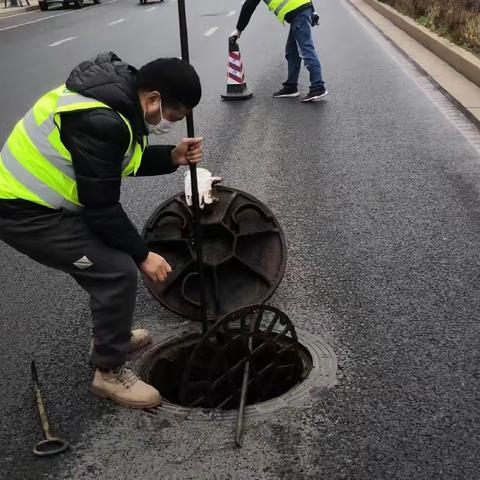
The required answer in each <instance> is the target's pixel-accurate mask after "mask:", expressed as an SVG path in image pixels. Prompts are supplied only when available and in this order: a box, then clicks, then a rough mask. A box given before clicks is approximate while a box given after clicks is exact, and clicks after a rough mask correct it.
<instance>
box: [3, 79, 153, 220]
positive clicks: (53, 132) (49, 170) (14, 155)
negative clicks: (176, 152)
mask: <svg viewBox="0 0 480 480" xmlns="http://www.w3.org/2000/svg"><path fill="white" fill-rule="evenodd" d="M92 108H110V107H108V106H107V105H106V104H104V103H102V102H99V101H97V100H94V99H90V98H88V97H84V96H82V95H79V94H77V93H72V92H70V91H68V90H67V89H66V88H65V86H61V87H59V88H57V89H55V90H52V91H51V92H48V93H47V94H45V95H44V96H43V97H42V98H41V99H40V100H39V101H38V102H37V103H36V104H35V105H34V106H33V108H32V109H31V110H30V111H29V112H27V114H26V115H25V116H24V118H23V119H22V120H20V121H19V122H18V123H17V125H16V126H15V128H14V129H13V131H12V133H11V134H10V136H9V138H8V140H7V143H6V144H5V145H4V147H3V149H2V150H1V152H0V158H1V160H2V161H1V162H0V198H9V199H10V198H21V199H25V200H29V201H33V202H36V203H40V204H42V205H46V206H48V207H52V208H65V209H68V210H78V209H79V208H81V205H80V202H79V200H78V193H77V184H76V179H75V171H74V169H73V165H72V159H71V155H70V152H69V151H68V150H67V149H66V148H65V146H64V145H63V143H62V141H61V137H60V128H61V117H60V113H63V112H71V111H78V110H87V109H92ZM117 113H118V112H117ZM119 115H120V117H121V118H122V119H123V121H124V122H125V124H126V126H127V128H128V131H129V134H130V142H129V146H128V149H127V151H126V152H125V155H124V158H123V161H122V175H129V174H131V173H136V171H137V170H138V168H139V166H140V163H141V158H142V154H143V145H145V144H146V137H144V141H143V145H140V144H138V143H137V142H136V141H135V139H134V136H133V131H132V128H131V125H130V123H129V122H128V120H127V119H126V118H125V117H124V116H123V115H121V114H120V113H119Z"/></svg>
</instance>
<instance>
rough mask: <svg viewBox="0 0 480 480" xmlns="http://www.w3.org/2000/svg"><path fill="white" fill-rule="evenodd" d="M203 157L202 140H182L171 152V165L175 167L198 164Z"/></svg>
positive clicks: (199, 138)
mask: <svg viewBox="0 0 480 480" xmlns="http://www.w3.org/2000/svg"><path fill="white" fill-rule="evenodd" d="M202 156H203V138H202V137H197V138H184V139H183V140H182V141H181V142H180V143H179V144H178V145H177V146H176V147H175V148H174V149H173V150H172V163H173V164H174V165H175V166H177V167H178V166H179V165H190V164H191V163H198V162H200V161H201V160H202Z"/></svg>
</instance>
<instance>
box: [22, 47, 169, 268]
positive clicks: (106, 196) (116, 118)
mask: <svg viewBox="0 0 480 480" xmlns="http://www.w3.org/2000/svg"><path fill="white" fill-rule="evenodd" d="M66 85H67V87H68V88H69V89H70V90H72V91H75V92H77V93H80V94H82V95H84V96H87V97H91V98H94V99H96V100H99V101H101V102H103V103H105V104H107V105H108V106H110V107H111V108H112V109H113V110H110V109H105V108H99V109H93V110H87V111H81V112H71V113H63V114H62V119H61V132H60V133H61V139H62V142H63V144H64V145H65V147H66V148H67V149H68V150H69V152H70V153H71V156H72V162H73V167H74V169H75V176H76V180H77V188H78V197H79V200H80V202H81V203H82V204H83V205H84V207H85V208H84V209H83V210H82V212H83V215H84V218H85V221H86V223H87V225H88V226H89V227H90V228H91V229H92V231H94V232H95V233H96V234H97V235H98V236H99V237H100V238H101V239H102V240H103V241H104V242H105V243H106V244H108V245H110V246H111V247H113V248H116V249H119V250H123V251H125V252H127V253H129V254H130V255H131V256H132V258H133V259H134V260H135V262H136V263H137V264H139V263H141V262H142V261H143V260H144V259H145V258H146V256H147V254H148V249H147V247H146V245H145V242H144V241H143V239H142V237H141V236H140V235H139V234H138V232H137V230H136V228H135V227H134V226H133V224H132V223H131V222H130V220H129V218H128V216H127V214H126V213H125V211H124V210H123V208H122V205H121V204H120V184H121V178H122V176H121V173H122V161H123V158H124V154H125V152H126V150H127V149H128V147H129V140H130V134H129V131H128V128H127V126H126V125H125V122H124V121H123V120H122V118H121V117H120V115H118V113H116V112H119V113H121V114H122V115H124V116H125V117H126V118H127V119H128V120H129V121H130V124H131V125H132V127H133V130H134V135H135V137H136V139H137V141H139V142H140V143H141V142H142V141H143V135H146V134H147V130H146V127H145V123H144V119H143V112H142V109H141V107H140V103H139V100H138V97H137V89H136V69H135V68H134V67H132V66H130V65H127V64H126V63H124V62H122V61H121V60H120V59H119V58H118V57H117V56H116V55H115V54H114V53H104V54H101V55H98V56H97V57H96V58H95V59H92V60H87V61H85V62H83V63H81V64H80V65H78V66H77V67H75V68H74V70H73V71H72V73H71V74H70V76H69V78H68V80H67V82H66ZM173 148H174V147H173V146H149V147H147V148H146V149H145V151H144V154H143V156H142V163H141V166H140V168H139V170H138V171H137V173H136V176H145V175H162V174H165V173H171V172H173V171H175V170H176V168H175V167H173V165H172V162H171V151H172V149H173ZM27 203H28V202H27ZM29 206H30V208H31V204H29ZM40 208H43V207H40Z"/></svg>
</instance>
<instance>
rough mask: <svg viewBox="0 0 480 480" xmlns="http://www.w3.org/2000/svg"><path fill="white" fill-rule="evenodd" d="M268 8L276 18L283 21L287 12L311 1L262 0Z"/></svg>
mask: <svg viewBox="0 0 480 480" xmlns="http://www.w3.org/2000/svg"><path fill="white" fill-rule="evenodd" d="M263 1H264V2H265V3H266V4H267V6H268V8H269V10H271V11H272V12H273V13H274V14H275V15H276V16H277V18H278V19H279V20H280V21H281V22H283V21H284V20H285V15H287V13H290V12H293V11H294V10H296V9H297V8H299V7H301V6H303V5H307V3H311V1H310V0H263Z"/></svg>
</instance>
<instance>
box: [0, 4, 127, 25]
mask: <svg viewBox="0 0 480 480" xmlns="http://www.w3.org/2000/svg"><path fill="white" fill-rule="evenodd" d="M115 2H118V0H107V1H106V2H102V3H99V4H98V5H92V6H91V7H88V9H85V10H72V11H70V12H62V13H57V14H55V15H50V16H48V17H42V18H37V19H36V20H30V21H29V22H25V23H19V24H17V25H10V26H9V27H3V28H0V32H3V31H5V30H11V29H12V28H18V27H23V26H25V25H32V23H38V22H44V21H45V20H50V19H51V18H55V17H61V16H62V15H71V14H72V13H81V12H82V11H83V12H88V11H89V10H90V9H91V8H95V7H101V6H102V5H107V4H109V3H115ZM26 13H32V12H26ZM7 18H9V17H4V18H3V19H2V20H6V19H7Z"/></svg>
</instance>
